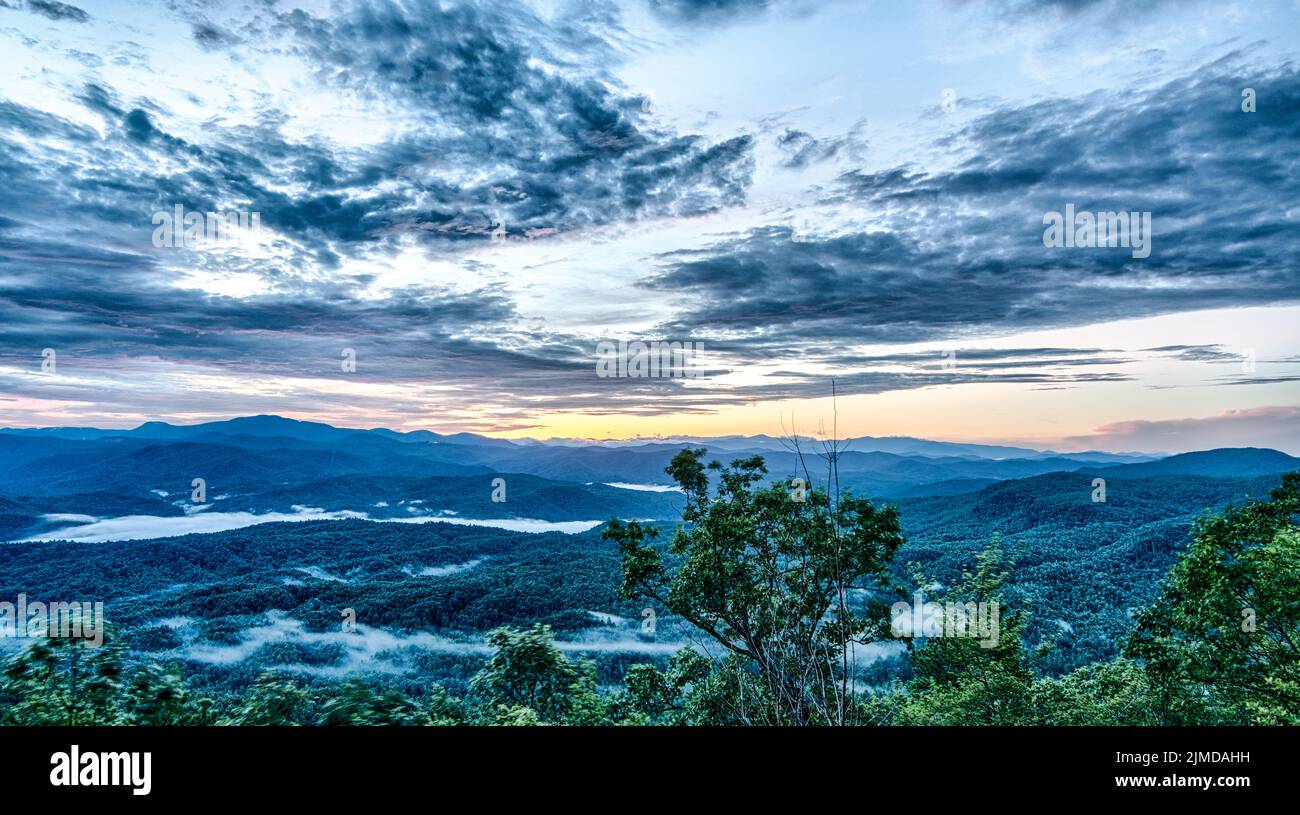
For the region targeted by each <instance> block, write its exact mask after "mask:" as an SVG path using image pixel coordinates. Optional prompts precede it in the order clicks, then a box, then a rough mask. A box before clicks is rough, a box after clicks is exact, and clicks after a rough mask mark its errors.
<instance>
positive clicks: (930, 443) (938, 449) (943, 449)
mask: <svg viewBox="0 0 1300 815" xmlns="http://www.w3.org/2000/svg"><path fill="white" fill-rule="evenodd" d="M0 433H9V434H14V435H29V436H54V437H58V438H67V439H75V440H89V439H99V438H105V437H109V436H128V437H134V438H155V439H182V438H194V437H198V436H203V435H208V436H211V435H213V434H216V435H220V436H227V435H247V436H283V437H288V438H296V439H302V440H306V441H334V440H338V439H341V438H345V437H348V436H352V435H356V434H369V435H376V436H382V437H384V438H388V439H392V440H395V441H402V442H427V443H440V444H460V445H471V446H493V447H498V448H505V447H517V448H520V449H529V448H534V447H538V446H545V447H567V448H627V449H633V448H638V449H644V450H654V449H667V448H672V449H680V448H681V447H683V446H706V447H709V448H710V449H711V450H714V451H718V452H719V453H721V452H723V451H745V452H748V451H755V452H762V451H768V452H777V451H788V450H789V449H790V445H789V441H788V440H787V439H785V438H779V437H774V436H768V435H762V434H760V435H757V436H716V437H713V436H676V437H671V438H666V439H650V438H634V439H626V440H596V439H575V438H554V439H518V440H512V439H497V438H492V437H489V436H480V435H478V434H475V433H452V434H440V433H435V432H433V431H430V430H412V431H398V430H389V429H387V428H369V429H363V428H344V427H335V426H333V425H329V424H325V423H323V422H311V421H302V420H299V419H289V418H285V417H283V416H276V415H273V414H259V415H257V416H240V417H236V418H233V419H223V420H219V421H212V422H202V423H199V424H192V425H174V424H169V423H167V422H159V421H151V422H145V423H144V424H142V425H139V426H138V427H135V428H131V429H129V430H111V429H110V430H105V429H100V428H93V427H67V428H0ZM801 441H802V443H803V444H804V446H805V452H809V453H811V452H815V451H816V450H818V449H820V446H819V444H818V440H817V439H815V438H812V437H801ZM844 444H845V445H846V446H847V448H848V449H850V450H854V451H857V452H881V453H894V454H897V455H913V456H925V457H930V458H942V457H961V456H965V457H974V458H986V459H994V460H1002V459H1013V458H1052V457H1061V456H1065V457H1068V458H1072V459H1076V460H1081V461H1096V462H1107V463H1116V464H1121V463H1133V462H1138V461H1148V460H1151V459H1154V458H1158V457H1160V456H1158V455H1157V454H1151V453H1106V452H1099V451H1086V452H1080V453H1059V452H1056V451H1052V450H1038V449H1033V448H1028V447H1012V446H1005V445H993V444H973V443H966V442H948V441H934V440H931V439H921V438H915V437H911V436H858V437H854V438H849V439H845V440H844Z"/></svg>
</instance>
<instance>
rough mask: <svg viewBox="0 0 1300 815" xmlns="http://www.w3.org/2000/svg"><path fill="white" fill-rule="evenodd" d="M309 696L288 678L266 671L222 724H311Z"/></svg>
mask: <svg viewBox="0 0 1300 815" xmlns="http://www.w3.org/2000/svg"><path fill="white" fill-rule="evenodd" d="M310 701H311V698H310V696H309V695H308V693H307V691H305V690H303V689H302V688H300V687H298V685H297V683H295V682H294V681H293V680H291V679H281V678H280V677H278V676H276V675H275V674H274V673H273V672H271V671H267V672H265V673H263V674H262V675H260V676H259V677H257V680H256V681H254V682H253V686H252V687H251V688H249V690H248V693H247V695H246V696H245V697H244V699H243V701H242V702H240V704H239V706H238V707H236V708H235V710H234V712H233V713H232V714H231V716H230V717H229V718H228V719H226V720H225V722H224V723H225V724H235V725H307V724H312V723H313V721H312V715H311V704H310Z"/></svg>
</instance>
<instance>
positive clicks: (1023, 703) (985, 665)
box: [898, 542, 1033, 725]
mask: <svg viewBox="0 0 1300 815" xmlns="http://www.w3.org/2000/svg"><path fill="white" fill-rule="evenodd" d="M1009 574H1010V571H1009V567H1006V566H1004V565H1003V563H1002V553H1001V549H1000V547H999V544H998V543H997V542H995V543H994V544H993V545H992V546H990V547H989V548H988V549H986V550H985V551H983V552H982V553H980V554H979V555H978V556H977V558H976V568H975V571H974V572H966V573H965V574H963V576H962V580H961V582H960V583H959V584H958V585H957V586H956V587H955V588H953V589H952V590H951V591H949V592H947V593H946V594H945V596H944V600H945V601H953V602H956V603H958V604H965V603H987V604H990V606H992V605H994V604H996V607H997V608H998V616H997V618H996V619H997V626H996V629H997V631H996V637H994V638H993V639H992V640H983V641H982V640H981V639H979V638H976V637H972V636H956V637H954V636H939V637H929V638H926V639H925V640H924V642H923V644H921V645H920V646H918V647H916V648H915V649H914V650H913V652H912V670H913V674H914V676H913V679H912V681H911V682H909V683H908V685H907V690H906V693H905V694H904V695H903V697H902V699H901V705H900V707H899V711H898V721H899V723H901V724H917V725H977V724H985V725H1006V724H1027V723H1029V721H1030V719H1031V711H1032V697H1031V688H1032V685H1033V672H1032V671H1031V670H1030V669H1029V667H1028V665H1027V664H1026V659H1025V652H1024V646H1023V643H1022V642H1021V635H1022V633H1023V631H1024V628H1025V623H1026V615H1025V614H1024V613H1023V612H1018V611H1011V610H1005V603H1004V589H1005V586H1006V584H1007V580H1008V577H1009ZM912 642H914V640H913V641H912ZM990 642H991V647H989V646H990Z"/></svg>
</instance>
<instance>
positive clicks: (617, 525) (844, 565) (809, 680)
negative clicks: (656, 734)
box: [604, 449, 903, 725]
mask: <svg viewBox="0 0 1300 815" xmlns="http://www.w3.org/2000/svg"><path fill="white" fill-rule="evenodd" d="M705 453H706V451H705V450H702V449H699V450H683V451H682V452H680V453H678V454H677V455H676V456H675V457H674V458H673V460H672V463H671V464H670V465H669V466H668V468H667V472H668V474H669V475H671V476H672V477H673V480H675V481H676V482H677V483H678V485H680V486H681V488H682V491H683V492H684V494H685V496H686V507H685V509H684V511H683V514H682V520H683V522H684V523H683V525H682V526H680V527H679V528H678V529H677V531H676V533H675V534H674V536H673V539H672V541H671V543H670V545H669V547H668V555H669V559H665V556H664V553H663V552H662V551H661V550H660V549H659V548H657V547H655V546H653V545H651V541H652V540H653V538H654V537H655V536H656V535H657V534H658V530H657V529H656V528H654V527H647V526H643V525H641V524H639V523H637V522H636V521H631V522H627V523H624V522H622V521H619V520H617V519H615V520H613V521H611V522H610V523H609V525H608V526H607V527H606V531H605V532H604V536H605V537H606V538H607V539H609V540H613V541H616V542H617V543H618V545H619V550H620V552H621V553H622V556H623V581H622V584H621V587H620V591H621V592H622V594H623V595H624V596H625V597H628V598H644V599H650V600H654V601H656V602H658V603H660V604H662V605H663V606H664V607H666V608H667V609H668V610H669V611H671V612H672V613H674V614H677V615H679V616H681V617H682V618H684V619H686V620H687V621H688V622H690V623H691V624H692V625H694V626H695V627H696V628H698V629H700V630H701V631H703V632H704V633H705V634H707V635H708V636H709V637H711V638H712V639H713V640H714V641H715V642H717V643H718V644H719V645H721V646H722V647H723V648H724V649H726V651H728V652H729V653H730V654H731V656H732V657H734V658H735V659H734V660H732V662H731V663H730V665H729V668H728V670H729V673H728V674H727V675H726V676H724V677H720V679H723V680H725V681H728V682H733V683H735V684H736V686H737V687H736V690H738V691H739V690H741V689H744V690H746V691H749V693H747V694H745V695H743V696H742V697H741V698H740V699H738V700H737V702H738V703H743V709H741V708H739V707H737V708H736V709H734V710H733V714H734V715H735V716H736V717H737V718H740V719H743V720H746V721H749V722H752V723H756V724H789V725H808V724H819V723H826V724H852V723H855V722H856V720H857V706H856V705H855V704H854V701H853V698H852V693H851V689H850V683H851V653H850V652H851V649H852V648H853V647H854V645H855V644H865V643H869V642H872V641H874V640H876V639H878V638H879V637H880V636H882V634H883V624H882V621H883V620H884V616H885V615H884V605H883V603H881V602H879V601H876V602H873V603H869V604H866V605H865V606H862V607H860V608H854V606H853V603H852V598H853V596H854V595H855V593H862V592H870V591H872V590H878V589H882V588H883V587H884V586H886V585H887V584H888V565H889V562H890V560H891V558H892V557H893V554H894V552H895V550H897V548H898V547H899V545H901V543H902V541H903V536H902V532H901V530H900V528H899V523H898V515H897V513H896V511H895V510H894V509H893V508H892V507H885V508H882V509H877V508H876V507H875V506H873V505H872V503H871V502H870V501H868V500H866V499H865V498H859V497H857V496H854V495H852V494H844V495H841V494H840V493H839V491H838V490H835V491H834V492H827V491H825V490H822V489H811V490H808V491H807V492H805V493H803V494H802V495H799V496H796V495H794V494H792V492H791V491H790V490H789V489H788V488H786V487H785V486H784V485H772V486H769V487H766V488H764V487H763V486H761V484H762V482H763V481H764V480H765V478H764V477H765V474H766V472H767V471H766V467H765V466H764V464H763V459H762V458H761V457H758V456H754V457H751V458H746V459H741V460H737V461H734V462H732V464H731V465H730V466H729V467H722V466H721V465H719V464H718V463H717V462H711V463H710V464H709V465H708V466H707V469H709V470H714V471H716V472H717V481H718V486H717V490H716V494H714V495H710V491H709V477H708V473H707V472H706V465H705V464H704V463H703V457H704V455H705ZM831 461H832V468H833V461H834V459H833V457H832V459H831ZM829 480H830V482H831V483H834V481H835V478H834V471H833V469H832V474H831V479H829ZM800 499H802V500H800Z"/></svg>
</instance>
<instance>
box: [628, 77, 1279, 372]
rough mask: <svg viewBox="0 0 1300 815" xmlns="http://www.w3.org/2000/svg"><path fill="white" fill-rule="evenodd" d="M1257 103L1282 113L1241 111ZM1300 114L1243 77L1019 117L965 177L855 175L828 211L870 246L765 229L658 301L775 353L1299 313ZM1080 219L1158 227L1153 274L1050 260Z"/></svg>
mask: <svg viewBox="0 0 1300 815" xmlns="http://www.w3.org/2000/svg"><path fill="white" fill-rule="evenodd" d="M1248 86H1250V87H1253V88H1254V89H1255V91H1256V93H1257V94H1258V95H1260V96H1262V97H1264V98H1267V99H1269V100H1270V103H1269V104H1270V105H1276V106H1277V107H1276V109H1275V113H1274V114H1272V115H1269V116H1261V115H1259V114H1247V113H1243V112H1242V110H1241V107H1240V105H1241V98H1242V97H1241V94H1240V89H1241V88H1244V87H1248ZM1297 108H1300V71H1298V70H1297V69H1296V68H1295V67H1293V66H1286V67H1283V68H1280V69H1277V70H1274V71H1272V72H1270V73H1267V74H1261V73H1259V72H1258V71H1253V72H1250V73H1247V72H1246V70H1245V69H1243V68H1242V67H1241V66H1240V65H1239V64H1237V63H1236V61H1235V60H1232V59H1224V60H1221V61H1219V62H1217V63H1215V64H1212V65H1208V66H1206V67H1205V68H1204V69H1203V70H1200V71H1197V72H1196V73H1195V74H1193V75H1190V76H1188V77H1186V78H1183V79H1180V80H1177V81H1173V82H1170V83H1168V84H1166V85H1164V86H1163V87H1160V88H1156V89H1153V90H1151V91H1148V92H1144V93H1140V94H1135V93H1099V94H1093V95H1091V96H1088V97H1085V98H1082V99H1070V100H1065V99H1060V100H1052V101H1046V102H1041V103H1036V104H1031V105H1027V106H1006V107H1003V108H1000V109H998V110H995V111H994V112H992V113H989V114H987V115H983V116H980V117H979V118H977V119H976V120H975V121H973V122H972V123H971V124H970V125H969V126H967V127H966V128H964V129H963V130H962V131H961V132H960V133H959V134H957V135H956V136H953V137H951V139H950V143H951V144H950V146H951V148H952V149H954V150H956V151H958V155H960V156H961V158H960V159H959V160H958V161H956V162H955V163H954V166H953V167H952V168H951V169H949V170H945V171H925V170H918V169H912V168H909V167H896V168H893V169H888V170H882V171H877V172H870V173H867V172H858V171H854V172H850V173H846V174H845V175H843V176H841V177H840V179H839V181H838V183H837V185H836V187H835V189H834V190H833V191H832V192H831V194H830V195H829V196H828V198H827V199H826V201H825V203H827V204H828V205H831V206H835V207H860V208H863V209H865V210H866V211H867V212H869V213H870V215H868V216H867V217H868V218H869V220H868V221H867V222H866V223H864V224H863V228H861V229H860V230H856V231H849V232H847V233H844V234H834V235H803V236H800V235H798V234H796V233H795V232H794V231H793V230H791V229H788V228H784V227H767V228H761V229H754V230H751V231H750V232H748V233H747V234H743V235H739V236H736V237H734V238H731V239H728V240H726V241H724V242H721V243H719V244H717V245H715V246H713V247H711V248H709V249H706V250H703V251H697V252H678V253H674V254H670V255H666V256H664V258H663V262H664V265H665V267H666V268H665V270H664V271H663V272H661V273H658V274H656V275H654V276H652V277H649V278H647V279H646V280H645V281H644V285H645V287H646V288H647V289H648V290H651V291H654V292H660V293H673V294H679V295H683V300H684V301H686V302H689V303H690V304H691V305H690V306H689V307H688V308H687V309H686V310H685V314H684V315H683V316H682V317H680V318H678V319H676V320H674V321H673V322H671V323H670V324H669V325H668V326H667V328H669V329H671V330H672V331H674V332H676V333H680V334H683V335H688V336H696V337H705V338H708V337H711V336H716V335H720V334H725V335H726V336H728V337H730V338H731V339H732V341H733V342H734V341H736V339H737V338H744V340H745V342H746V343H747V344H750V345H752V346H753V347H756V348H761V349H776V348H785V349H792V348H798V347H805V346H816V345H821V344H824V343H826V342H827V341H832V340H833V341H839V342H844V341H847V340H849V339H858V340H862V341H870V342H885V341H922V340H950V339H954V338H960V337H962V336H969V335H971V334H973V333H990V332H992V333H1011V332H1014V331H1021V330H1024V329H1025V328H1046V327H1059V326H1070V325H1084V324H1089V323H1096V322H1102V321H1107V320H1115V319H1122V318H1132V317H1142V316H1148V315H1153V314H1161V313H1169V312H1176V311H1192V310H1197V309H1207V308H1216V307H1224V306H1244V305H1264V304H1275V303H1294V302H1297V301H1300V275H1297V274H1296V272H1295V270H1296V269H1297V268H1300V244H1298V243H1297V242H1296V241H1295V240H1294V238H1293V234H1294V230H1295V228H1296V212H1295V208H1294V203H1295V202H1297V201H1300V176H1298V175H1297V174H1296V173H1295V172H1293V169H1292V168H1294V167H1295V166H1296V165H1297V163H1300V119H1297V118H1296V117H1295V116H1292V115H1289V114H1288V113H1286V112H1285V111H1294V110H1296V109H1297ZM1252 115H1253V116H1254V118H1252ZM1206 144H1214V145H1216V147H1215V149H1214V150H1212V151H1207V150H1205V149H1204V145H1206ZM1286 202H1290V203H1289V204H1288V203H1286ZM1067 205H1068V206H1070V207H1071V208H1072V209H1075V210H1077V211H1079V212H1085V211H1086V212H1090V213H1097V212H1121V213H1131V212H1138V213H1143V212H1149V213H1151V219H1152V224H1153V226H1152V235H1151V253H1150V256H1149V257H1145V258H1135V257H1134V252H1133V251H1132V250H1130V249H1129V248H1108V247H1103V248H1064V247H1061V248H1053V247H1047V246H1044V239H1043V236H1044V229H1045V227H1044V223H1045V220H1044V218H1045V216H1046V215H1047V213H1052V212H1059V213H1064V211H1065V209H1066V207H1067Z"/></svg>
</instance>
